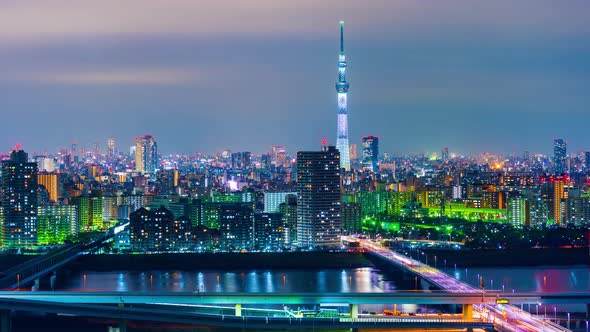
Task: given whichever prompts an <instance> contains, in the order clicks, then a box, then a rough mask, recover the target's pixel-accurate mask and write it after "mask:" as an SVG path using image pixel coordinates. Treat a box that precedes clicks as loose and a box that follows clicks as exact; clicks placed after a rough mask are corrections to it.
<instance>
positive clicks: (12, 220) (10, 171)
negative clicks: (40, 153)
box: [0, 150, 38, 249]
mask: <svg viewBox="0 0 590 332" xmlns="http://www.w3.org/2000/svg"><path fill="white" fill-rule="evenodd" d="M28 159H29V156H28V154H27V153H25V152H24V151H22V150H18V151H16V150H15V151H12V153H11V154H10V159H8V160H4V161H2V168H1V170H2V173H1V175H0V189H1V190H0V192H1V194H0V202H1V203H0V204H1V207H2V209H1V210H0V211H1V213H0V215H1V218H0V220H1V222H2V227H0V229H1V231H2V247H4V248H7V249H20V248H31V247H33V246H35V245H37V204H38V203H37V163H30V162H29V160H28Z"/></svg>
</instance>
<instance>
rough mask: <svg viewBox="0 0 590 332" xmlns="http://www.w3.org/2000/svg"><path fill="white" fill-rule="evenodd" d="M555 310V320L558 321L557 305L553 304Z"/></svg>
mask: <svg viewBox="0 0 590 332" xmlns="http://www.w3.org/2000/svg"><path fill="white" fill-rule="evenodd" d="M553 312H554V313H555V321H557V307H556V306H553Z"/></svg>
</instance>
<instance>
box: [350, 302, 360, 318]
mask: <svg viewBox="0 0 590 332" xmlns="http://www.w3.org/2000/svg"><path fill="white" fill-rule="evenodd" d="M350 318H354V319H356V318H359V305H358V304H351V305H350Z"/></svg>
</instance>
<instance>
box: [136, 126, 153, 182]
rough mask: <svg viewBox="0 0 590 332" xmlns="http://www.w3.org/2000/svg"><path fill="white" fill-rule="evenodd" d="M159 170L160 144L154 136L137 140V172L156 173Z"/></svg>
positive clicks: (146, 136)
mask: <svg viewBox="0 0 590 332" xmlns="http://www.w3.org/2000/svg"><path fill="white" fill-rule="evenodd" d="M156 169H158V144H157V143H156V140H155V138H154V137H153V136H150V135H145V136H143V137H137V138H136V139H135V170H136V171H138V172H140V173H154V172H155V171H156Z"/></svg>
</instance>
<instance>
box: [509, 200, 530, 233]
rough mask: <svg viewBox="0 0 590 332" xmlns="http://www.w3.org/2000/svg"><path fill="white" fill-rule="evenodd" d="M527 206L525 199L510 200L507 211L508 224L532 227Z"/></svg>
mask: <svg viewBox="0 0 590 332" xmlns="http://www.w3.org/2000/svg"><path fill="white" fill-rule="evenodd" d="M527 205H528V202H527V200H526V199H525V198H524V197H521V196H515V197H510V198H508V203H507V211H506V214H507V218H508V222H510V223H512V224H514V225H519V226H525V225H526V226H528V225H530V221H529V213H528V211H527V210H528V209H527Z"/></svg>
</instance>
